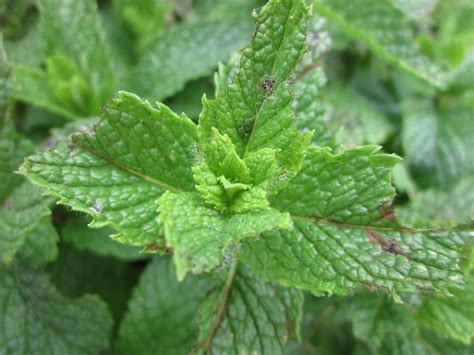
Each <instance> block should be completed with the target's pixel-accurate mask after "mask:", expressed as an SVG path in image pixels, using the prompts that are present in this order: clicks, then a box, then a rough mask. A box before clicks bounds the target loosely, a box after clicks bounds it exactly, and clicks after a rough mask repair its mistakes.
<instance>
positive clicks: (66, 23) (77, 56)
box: [38, 0, 115, 113]
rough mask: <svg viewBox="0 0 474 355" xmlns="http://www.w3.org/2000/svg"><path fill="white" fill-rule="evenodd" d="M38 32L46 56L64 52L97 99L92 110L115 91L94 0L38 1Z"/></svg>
mask: <svg viewBox="0 0 474 355" xmlns="http://www.w3.org/2000/svg"><path fill="white" fill-rule="evenodd" d="M38 5H39V11H40V14H41V22H40V25H41V26H40V31H41V33H42V38H43V41H44V45H45V51H46V54H47V56H53V55H56V54H63V55H65V56H66V57H68V58H69V59H70V60H72V61H74V62H75V64H76V65H77V67H78V68H79V70H80V71H81V74H82V75H83V76H84V77H85V78H87V82H88V84H89V89H90V90H91V91H92V92H93V93H94V95H95V97H96V98H97V104H98V106H96V107H95V108H94V109H95V110H96V111H94V112H91V113H95V112H98V110H99V107H100V106H99V105H100V104H102V103H104V102H105V101H106V100H108V99H109V98H110V97H111V95H112V94H113V91H114V90H115V82H114V75H113V67H112V61H111V55H110V48H109V47H108V46H107V43H106V41H105V33H104V31H103V28H102V23H101V21H100V17H99V15H98V11H97V3H96V1H94V0H84V1H63V0H38Z"/></svg>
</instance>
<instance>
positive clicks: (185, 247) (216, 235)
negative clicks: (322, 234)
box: [159, 191, 291, 280]
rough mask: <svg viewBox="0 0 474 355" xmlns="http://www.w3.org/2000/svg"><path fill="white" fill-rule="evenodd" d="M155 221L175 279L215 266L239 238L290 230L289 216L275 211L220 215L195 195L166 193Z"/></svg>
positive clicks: (161, 199) (160, 202)
mask: <svg viewBox="0 0 474 355" xmlns="http://www.w3.org/2000/svg"><path fill="white" fill-rule="evenodd" d="M159 205H160V210H159V211H160V214H159V220H160V221H161V222H162V223H163V225H164V228H165V236H166V244H167V246H169V247H171V248H173V260H174V262H175V265H176V272H177V275H178V279H179V280H182V279H184V277H185V275H186V273H187V272H188V271H190V272H193V273H200V272H206V271H210V270H212V269H213V268H215V267H216V266H218V265H219V263H220V262H221V260H222V259H223V257H224V251H225V249H226V248H228V247H229V246H231V245H233V244H234V245H235V244H236V243H237V242H238V241H240V240H241V239H243V238H246V237H250V236H256V235H258V234H260V233H262V232H264V231H270V230H275V229H280V228H289V227H291V219H290V216H289V215H288V214H286V213H280V212H279V211H277V210H275V209H268V210H262V211H256V212H244V213H235V214H221V213H220V212H218V211H216V210H215V209H213V208H210V207H207V206H206V205H205V203H204V201H203V200H202V199H201V197H200V196H199V195H198V194H197V193H172V192H169V191H168V192H166V193H164V194H163V196H162V197H161V198H160V201H159Z"/></svg>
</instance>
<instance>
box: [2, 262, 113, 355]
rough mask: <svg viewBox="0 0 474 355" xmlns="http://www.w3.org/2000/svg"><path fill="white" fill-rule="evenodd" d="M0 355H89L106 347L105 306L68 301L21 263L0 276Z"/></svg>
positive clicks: (90, 298) (109, 322)
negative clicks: (36, 354)
mask: <svg viewBox="0 0 474 355" xmlns="http://www.w3.org/2000/svg"><path fill="white" fill-rule="evenodd" d="M0 303H1V305H2V308H1V311H0V314H1V318H2V319H1V322H0V352H1V353H3V354H18V353H20V354H34V353H41V354H84V355H85V354H91V353H100V352H101V351H102V350H105V349H106V348H107V346H108V338H109V335H110V331H111V327H112V319H111V317H110V314H109V311H108V310H107V306H106V305H105V304H104V303H103V302H102V301H101V300H100V299H99V298H97V297H95V296H90V295H87V296H84V297H82V298H80V299H67V298H64V297H63V296H61V295H60V294H59V293H58V291H57V290H56V289H55V288H54V287H53V285H51V283H50V281H49V280H48V278H47V276H46V275H44V274H43V273H41V272H38V271H37V270H34V269H32V268H31V267H29V266H27V265H26V264H23V263H21V262H20V263H14V264H13V265H12V267H11V268H10V269H6V270H5V269H3V270H1V271H0Z"/></svg>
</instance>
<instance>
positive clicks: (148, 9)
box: [113, 0, 173, 50]
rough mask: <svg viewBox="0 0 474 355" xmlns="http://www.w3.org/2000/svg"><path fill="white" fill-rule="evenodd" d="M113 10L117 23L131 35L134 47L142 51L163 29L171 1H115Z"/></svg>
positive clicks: (169, 13)
mask: <svg viewBox="0 0 474 355" xmlns="http://www.w3.org/2000/svg"><path fill="white" fill-rule="evenodd" d="M113 10H114V14H115V17H116V19H117V21H119V22H120V23H121V24H122V26H123V27H124V28H125V29H126V30H127V31H128V32H130V33H131V34H132V36H133V39H134V41H135V42H136V47H137V48H138V49H139V50H143V49H144V48H146V47H147V45H148V44H149V43H150V41H151V40H152V39H153V38H154V37H156V35H157V34H159V33H160V32H162V31H163V29H164V28H165V26H166V22H167V18H168V20H169V17H170V15H172V10H173V1H171V0H158V1H156V0H138V1H137V0H115V1H114V6H113Z"/></svg>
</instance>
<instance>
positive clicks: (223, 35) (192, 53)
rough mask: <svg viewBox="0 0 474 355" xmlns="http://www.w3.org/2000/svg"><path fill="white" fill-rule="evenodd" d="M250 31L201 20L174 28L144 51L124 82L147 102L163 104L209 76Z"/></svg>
mask: <svg viewBox="0 0 474 355" xmlns="http://www.w3.org/2000/svg"><path fill="white" fill-rule="evenodd" d="M251 31H252V27H251V25H250V24H248V23H247V22H246V21H239V20H232V19H225V20H221V21H216V20H203V21H196V22H194V23H190V24H183V25H180V26H176V27H173V28H172V29H170V30H168V31H166V32H163V33H162V34H161V35H160V36H158V37H157V38H156V39H155V40H154V42H153V44H151V45H150V47H149V49H148V50H146V51H145V52H144V53H143V55H142V57H141V59H140V60H139V62H138V64H137V67H136V69H135V70H133V71H132V72H131V74H130V77H129V78H128V80H127V82H128V83H129V86H130V87H131V88H132V89H133V91H134V92H136V93H138V94H139V95H141V96H144V97H146V98H148V99H149V100H153V101H154V100H163V99H165V98H167V97H170V96H172V95H173V94H175V93H176V92H178V91H180V90H181V89H182V88H183V87H184V84H185V83H186V82H188V81H191V80H194V79H198V78H200V77H203V76H206V75H207V74H210V73H212V69H213V68H214V66H215V65H216V63H217V62H218V61H219V60H223V59H226V58H227V57H228V55H229V54H230V53H231V52H232V51H235V50H237V49H239V48H240V47H241V46H243V45H244V44H245V41H246V40H247V38H248V37H249V36H250V35H251Z"/></svg>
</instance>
